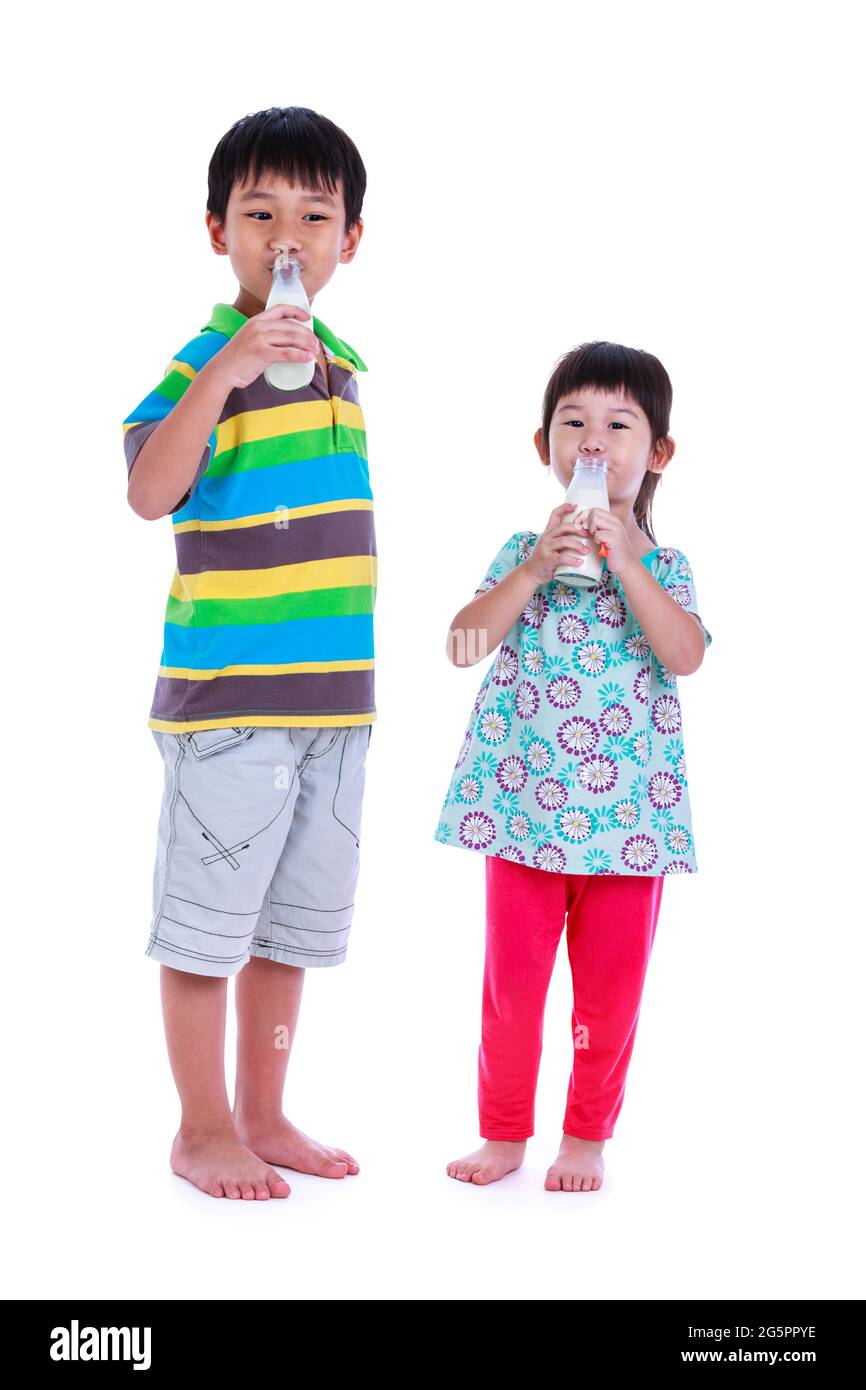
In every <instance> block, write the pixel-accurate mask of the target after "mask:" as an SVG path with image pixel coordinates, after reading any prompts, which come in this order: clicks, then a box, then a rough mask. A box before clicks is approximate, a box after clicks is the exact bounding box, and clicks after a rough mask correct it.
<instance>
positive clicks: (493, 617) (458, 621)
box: [445, 560, 676, 666]
mask: <svg viewBox="0 0 866 1390" xmlns="http://www.w3.org/2000/svg"><path fill="white" fill-rule="evenodd" d="M537 588H538V580H537V579H536V577H535V575H534V574H532V573H531V572H530V570H528V569H527V562H526V560H524V561H523V563H522V564H520V565H517V566H516V567H515V568H514V569H513V570H512V571H511V573H510V574H507V575H506V576H505V578H504V579H500V581H499V583H498V584H495V585H494V587H493V588H492V589H488V590H487V592H486V593H484V594H479V595H478V597H477V598H474V599H473V600H472V602H471V603H467V604H466V605H465V607H463V608H461V609H460V612H459V613H457V614H455V616H454V618H453V619H452V622H451V626H450V628H449V629H448V640H447V642H446V645H445V653H446V655H447V657H448V660H449V661H450V662H451V664H452V666H474V665H475V663H476V662H477V661H483V660H484V658H485V657H486V656H489V655H490V653H491V652H492V651H494V650H495V649H496V647H498V646H499V643H500V642H501V641H502V639H503V637H504V636H505V634H506V632H507V631H508V629H509V628H510V627H512V626H513V624H514V623H515V622H516V621H517V619H518V617H519V616H520V614H521V613H522V612H523V610H524V608H525V607H526V605H527V604H528V602H529V600H530V599H531V598H532V595H533V594H534V593H535V590H536V589H537ZM669 602H670V603H673V599H670V600H669ZM674 607H676V604H674Z"/></svg>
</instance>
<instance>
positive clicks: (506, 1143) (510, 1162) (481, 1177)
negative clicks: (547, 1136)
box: [445, 1139, 526, 1187]
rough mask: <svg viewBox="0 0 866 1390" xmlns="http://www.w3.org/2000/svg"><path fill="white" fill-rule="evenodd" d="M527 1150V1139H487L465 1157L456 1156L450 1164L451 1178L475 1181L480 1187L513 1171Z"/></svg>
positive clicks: (449, 1173)
mask: <svg viewBox="0 0 866 1390" xmlns="http://www.w3.org/2000/svg"><path fill="white" fill-rule="evenodd" d="M525 1152H526V1140H525V1139H485V1141H484V1143H483V1144H482V1145H481V1148H480V1149H476V1150H475V1152H474V1153H471V1154H467V1155H466V1157H465V1158H455V1159H452V1161H451V1162H450V1163H449V1164H448V1167H447V1168H446V1170H445V1171H446V1172H447V1174H448V1176H449V1178H457V1179H458V1181H459V1182H474V1183H477V1184H478V1186H479V1187H481V1186H483V1185H484V1184H486V1183H489V1182H498V1181H499V1179H500V1178H504V1177H505V1174H506V1173H512V1172H513V1171H514V1169H515V1168H519V1167H520V1165H521V1163H522V1162H523V1155H524V1154H525Z"/></svg>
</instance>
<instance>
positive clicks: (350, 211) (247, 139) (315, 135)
mask: <svg viewBox="0 0 866 1390" xmlns="http://www.w3.org/2000/svg"><path fill="white" fill-rule="evenodd" d="M266 173H267V174H271V175H275V176H282V177H283V178H286V179H289V180H290V181H291V182H292V183H296V184H300V185H301V186H303V187H306V188H309V189H316V190H317V189H322V188H326V189H327V190H328V192H329V193H336V192H337V179H338V178H340V179H342V181H343V202H344V204H345V210H346V224H345V229H344V230H345V231H348V230H349V228H350V227H352V226H354V224H355V223H356V222H357V220H358V218H359V217H360V216H361V207H362V204H363V202H364V193H365V192H366V188H367V171H366V169H365V168H364V165H363V162H362V160H361V156H360V155H359V153H358V151H357V149H356V148H355V146H354V145H353V143H352V141H351V140H350V139H349V137H348V135H346V133H345V131H342V130H341V129H340V127H339V126H337V125H334V122H333V121H329V120H328V118H327V116H320V115H319V113H318V112H317V111H311V110H310V109H309V107H307V106H272V107H270V108H269V109H268V110H267V111H257V112H255V114H254V115H250V116H242V117H241V119H240V120H239V121H235V123H234V125H233V126H232V128H231V130H229V131H227V132H226V134H225V135H224V136H223V137H222V139H221V140H220V142H219V144H218V145H217V147H216V149H215V150H214V152H213V154H212V155H211V160H210V164H209V165H208V171H207V192H208V196H207V206H208V211H209V212H212V213H213V214H214V216H215V217H218V218H219V220H220V222H221V223H222V224H223V225H225V220H226V209H227V207H228V201H229V195H230V193H231V191H232V189H233V188H234V186H235V184H236V183H240V184H244V183H246V182H247V179H248V177H249V176H250V175H252V183H253V186H255V184H256V182H257V181H258V177H259V175H260V174H266Z"/></svg>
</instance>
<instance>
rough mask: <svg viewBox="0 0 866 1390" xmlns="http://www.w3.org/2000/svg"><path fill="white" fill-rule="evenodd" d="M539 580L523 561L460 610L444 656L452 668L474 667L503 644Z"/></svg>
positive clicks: (451, 630)
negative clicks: (504, 638)
mask: <svg viewBox="0 0 866 1390" xmlns="http://www.w3.org/2000/svg"><path fill="white" fill-rule="evenodd" d="M537 588H538V580H537V579H536V578H535V576H534V575H533V574H530V572H529V570H528V569H527V567H526V563H525V561H524V562H523V563H522V564H519V565H517V567H516V568H515V569H513V570H512V571H511V572H510V574H506V575H505V577H504V579H500V580H499V583H498V584H496V585H494V587H493V588H492V589H488V590H487V592H486V593H484V594H479V596H478V597H477V598H474V599H473V600H472V601H471V603H467V604H466V605H465V607H463V608H461V609H460V612H459V613H457V614H456V615H455V617H454V619H453V621H452V623H451V627H450V628H449V629H448V643H447V646H446V655H447V657H448V660H449V661H450V662H451V664H452V665H453V666H474V665H475V663H476V662H477V661H483V660H484V658H485V657H486V656H488V655H489V654H490V652H492V651H494V650H495V648H496V647H498V646H499V643H500V642H501V641H502V639H503V637H504V636H505V634H506V632H508V630H509V628H511V627H512V626H513V624H514V623H515V622H516V620H517V618H518V617H519V616H520V614H521V613H522V612H523V610H524V608H525V607H526V605H527V604H528V602H529V600H530V599H531V598H532V595H533V594H534V593H535V590H536V589H537Z"/></svg>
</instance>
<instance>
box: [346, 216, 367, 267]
mask: <svg viewBox="0 0 866 1390" xmlns="http://www.w3.org/2000/svg"><path fill="white" fill-rule="evenodd" d="M363 235H364V219H363V217H359V218H358V219H357V221H356V222H353V223H352V226H351V227H350V228H349V229H348V231H347V232H346V234H345V236H344V237H343V248H342V250H341V251H340V261H341V262H342V264H343V265H348V264H349V262H350V261H351V260H353V259H354V256H355V252H356V251H357V249H358V242H359V241H360V240H361V237H362V236H363Z"/></svg>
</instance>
